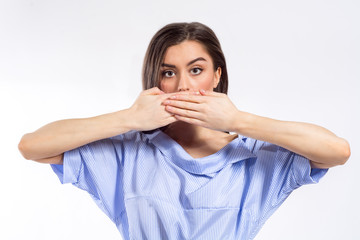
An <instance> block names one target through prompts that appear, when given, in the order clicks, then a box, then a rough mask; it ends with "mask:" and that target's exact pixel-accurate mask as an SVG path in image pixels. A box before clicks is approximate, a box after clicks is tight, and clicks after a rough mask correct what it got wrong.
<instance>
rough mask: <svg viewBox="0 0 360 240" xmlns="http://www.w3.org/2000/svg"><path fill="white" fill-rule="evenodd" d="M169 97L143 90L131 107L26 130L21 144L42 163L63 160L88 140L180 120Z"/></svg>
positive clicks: (22, 149) (28, 155) (29, 156)
mask: <svg viewBox="0 0 360 240" xmlns="http://www.w3.org/2000/svg"><path fill="white" fill-rule="evenodd" d="M167 97H169V94H164V93H163V92H162V91H160V90H159V89H158V88H152V89H149V90H146V91H143V92H142V93H141V94H140V96H139V97H138V99H137V100H136V101H135V103H134V104H133V106H132V107H130V108H129V109H125V110H121V111H117V112H113V113H107V114H103V115H100V116H96V117H90V118H82V119H66V120H60V121H56V122H52V123H49V124H47V125H45V126H43V127H41V128H40V129H38V130H36V131H35V132H33V133H28V134H25V135H24V136H23V137H22V139H21V140H20V143H19V145H18V148H19V150H20V152H21V154H22V155H23V156H24V158H26V159H30V160H35V161H37V162H42V163H61V162H62V154H63V153H64V152H66V151H69V150H71V149H74V148H77V147H80V146H82V145H85V144H87V143H90V142H94V141H97V140H100V139H105V138H109V137H113V136H116V135H119V134H122V133H125V132H128V131H130V130H138V131H144V130H151V129H155V128H158V127H162V126H165V125H167V124H169V123H171V122H174V121H176V119H175V118H174V117H173V116H172V115H171V114H169V113H168V112H166V111H165V107H164V106H163V105H162V104H161V103H162V101H163V100H164V99H166V98H167Z"/></svg>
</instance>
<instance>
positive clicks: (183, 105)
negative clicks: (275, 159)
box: [164, 90, 350, 168]
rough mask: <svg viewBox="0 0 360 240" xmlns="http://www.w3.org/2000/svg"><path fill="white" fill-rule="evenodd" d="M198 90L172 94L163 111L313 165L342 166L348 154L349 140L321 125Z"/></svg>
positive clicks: (219, 94) (221, 94)
mask: <svg viewBox="0 0 360 240" xmlns="http://www.w3.org/2000/svg"><path fill="white" fill-rule="evenodd" d="M200 93H201V95H199V94H195V93H189V94H187V95H185V94H177V95H174V96H172V97H171V98H170V100H167V101H165V102H164V104H165V105H166V106H167V107H166V110H167V111H169V112H170V113H172V114H175V117H176V118H177V119H178V120H181V121H184V122H188V123H190V124H196V125H199V126H202V127H206V128H210V129H214V130H219V131H228V132H237V133H239V134H241V135H244V136H248V137H251V138H254V139H259V140H262V141H266V142H270V143H273V144H276V145H279V146H281V147H283V148H286V149H288V150H290V151H293V152H295V153H297V154H300V155H302V156H304V157H306V158H308V159H310V160H311V166H312V167H313V168H329V167H333V166H336V165H341V164H344V163H345V162H346V161H347V159H348V158H349V157H350V147H349V144H348V142H347V141H346V140H345V139H342V138H339V137H337V136H336V135H335V134H333V133H332V132H330V131H329V130H327V129H325V128H323V127H320V126H316V125H314V124H309V123H301V122H288V121H280V120H274V119H270V118H266V117H260V116H256V115H254V114H250V113H246V112H242V111H239V110H238V109H237V108H236V106H235V105H234V104H233V103H232V102H231V101H230V99H229V97H228V96H227V95H226V94H223V93H217V92H210V91H203V90H200Z"/></svg>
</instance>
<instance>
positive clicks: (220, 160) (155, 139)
mask: <svg viewBox="0 0 360 240" xmlns="http://www.w3.org/2000/svg"><path fill="white" fill-rule="evenodd" d="M144 134H145V136H146V137H147V138H148V139H149V141H150V142H152V143H153V144H154V145H155V146H156V147H157V148H158V149H159V150H160V151H161V152H162V153H163V154H164V155H165V156H166V157H167V159H169V160H170V161H172V162H173V163H174V164H176V165H177V166H178V167H180V168H182V169H184V170H186V171H188V172H190V173H194V174H210V173H215V172H217V171H219V170H221V169H222V168H224V167H225V166H226V165H228V164H230V163H235V162H239V161H242V160H245V159H249V158H256V155H255V154H253V153H251V151H250V150H249V149H248V148H247V147H246V146H245V141H246V137H244V136H241V135H239V134H238V137H237V138H235V139H234V140H232V141H231V142H230V143H228V144H227V145H226V146H225V147H223V148H222V149H220V150H219V151H218V152H216V153H214V154H211V155H209V156H206V157H203V158H196V159H194V158H193V157H191V156H190V154H188V153H187V152H186V151H185V150H184V149H183V148H182V147H181V145H180V144H178V143H177V142H176V141H175V140H173V139H172V138H171V137H169V136H168V135H167V134H166V133H164V132H163V131H161V130H160V129H156V130H154V131H151V132H147V133H144Z"/></svg>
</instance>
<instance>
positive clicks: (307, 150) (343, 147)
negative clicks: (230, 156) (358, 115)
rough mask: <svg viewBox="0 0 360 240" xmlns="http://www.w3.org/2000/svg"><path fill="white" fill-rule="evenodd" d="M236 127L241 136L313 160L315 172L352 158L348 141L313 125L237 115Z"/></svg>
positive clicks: (244, 114)
mask: <svg viewBox="0 0 360 240" xmlns="http://www.w3.org/2000/svg"><path fill="white" fill-rule="evenodd" d="M234 126H236V130H235V131H236V132H237V133H239V134H242V135H244V136H248V137H251V138H254V139H259V140H262V141H266V142H270V143H273V144H276V145H279V146H281V147H283V148H286V149H288V150H290V151H293V152H295V153H297V154H300V155H302V156H304V157H306V158H308V159H310V160H311V166H312V167H313V168H329V167H333V166H336V165H342V164H344V163H345V162H346V161H347V160H348V158H349V157H350V146H349V143H348V142H347V141H346V140H345V139H343V138H340V137H337V136H336V135H335V134H334V133H332V132H330V131H329V130H327V129H325V128H323V127H320V126H317V125H314V124H310V123H302V122H290V121H280V120H275V119H271V118H266V117H261V116H257V115H254V114H250V113H247V112H241V111H238V114H237V116H236V118H235V125H234Z"/></svg>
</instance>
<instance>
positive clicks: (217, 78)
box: [214, 67, 221, 88]
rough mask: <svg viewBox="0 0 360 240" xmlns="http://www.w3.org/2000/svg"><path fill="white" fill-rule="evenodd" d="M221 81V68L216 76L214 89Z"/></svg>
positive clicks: (216, 72) (217, 70)
mask: <svg viewBox="0 0 360 240" xmlns="http://www.w3.org/2000/svg"><path fill="white" fill-rule="evenodd" d="M220 79H221V67H218V68H217V69H216V71H215V74H214V88H216V87H217V86H218V84H219V82H220Z"/></svg>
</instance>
